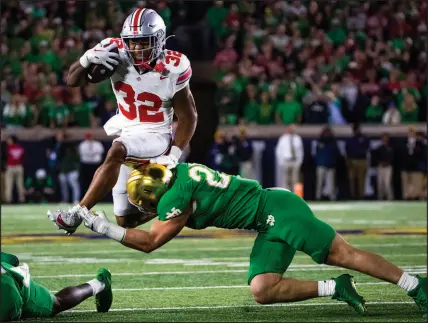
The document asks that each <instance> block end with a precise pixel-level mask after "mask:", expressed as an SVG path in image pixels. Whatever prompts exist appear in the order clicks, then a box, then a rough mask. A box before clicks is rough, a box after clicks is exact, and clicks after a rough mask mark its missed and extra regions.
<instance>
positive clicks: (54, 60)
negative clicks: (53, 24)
mask: <svg viewBox="0 0 428 323" xmlns="http://www.w3.org/2000/svg"><path fill="white" fill-rule="evenodd" d="M48 46H49V43H48V42H47V41H45V40H43V41H41V42H40V49H39V54H38V55H37V56H36V59H35V61H36V62H37V63H44V64H46V65H47V66H49V67H50V68H51V69H52V70H53V71H54V72H57V73H58V72H60V71H61V70H62V67H63V66H62V61H61V59H60V58H59V56H57V55H56V54H55V53H54V52H53V51H52V50H51V49H48Z"/></svg>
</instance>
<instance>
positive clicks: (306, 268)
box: [33, 265, 427, 279]
mask: <svg viewBox="0 0 428 323" xmlns="http://www.w3.org/2000/svg"><path fill="white" fill-rule="evenodd" d="M401 268H402V269H403V270H406V271H407V272H409V273H426V270H427V267H426V266H424V265H422V266H402V267H401ZM342 270H347V269H344V268H337V267H327V266H322V265H300V266H297V265H296V266H295V267H292V268H289V269H287V272H290V271H299V272H300V271H342ZM245 272H247V270H246V269H230V270H191V271H148V272H134V273H114V272H113V276H152V275H197V274H221V273H245ZM93 276H94V273H90V274H60V275H47V276H33V277H34V278H37V279H40V278H71V277H93Z"/></svg>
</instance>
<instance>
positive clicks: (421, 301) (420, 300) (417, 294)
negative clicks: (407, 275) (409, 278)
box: [407, 275, 428, 318]
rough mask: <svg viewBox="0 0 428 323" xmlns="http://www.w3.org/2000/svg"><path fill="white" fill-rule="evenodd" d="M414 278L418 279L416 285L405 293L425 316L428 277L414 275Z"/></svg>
mask: <svg viewBox="0 0 428 323" xmlns="http://www.w3.org/2000/svg"><path fill="white" fill-rule="evenodd" d="M416 278H417V279H418V281H419V284H418V286H416V287H415V288H413V289H412V290H411V291H409V292H408V293H407V295H409V296H410V297H411V298H413V300H414V301H415V303H416V305H417V306H418V307H419V309H420V310H421V311H422V313H423V314H424V317H425V318H426V317H427V316H428V296H427V290H428V277H424V278H422V277H420V276H418V275H416Z"/></svg>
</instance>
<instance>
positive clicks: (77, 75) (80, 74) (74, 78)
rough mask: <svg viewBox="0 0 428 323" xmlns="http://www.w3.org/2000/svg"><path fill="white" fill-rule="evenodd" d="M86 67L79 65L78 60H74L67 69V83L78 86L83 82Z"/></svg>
mask: <svg viewBox="0 0 428 323" xmlns="http://www.w3.org/2000/svg"><path fill="white" fill-rule="evenodd" d="M85 73H86V69H85V68H84V67H83V66H82V65H80V62H79V61H76V62H74V63H73V64H72V65H71V66H70V69H69V71H68V77H67V85H68V86H70V87H78V86H81V85H83V84H84V81H85Z"/></svg>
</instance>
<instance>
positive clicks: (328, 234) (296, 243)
mask: <svg viewBox="0 0 428 323" xmlns="http://www.w3.org/2000/svg"><path fill="white" fill-rule="evenodd" d="M261 203H264V205H263V207H262V208H261V209H260V211H259V214H258V217H257V222H258V223H260V224H261V227H262V229H260V230H259V234H258V236H257V238H256V240H255V242H254V246H253V249H252V251H251V255H250V269H249V272H248V284H250V283H251V280H252V279H253V278H254V277H255V276H257V275H260V274H263V273H278V274H284V272H285V271H286V270H287V268H288V267H289V266H290V263H291V261H292V260H293V258H294V255H295V254H296V251H302V252H304V253H306V254H307V255H309V256H310V257H312V259H313V260H314V261H315V262H317V263H325V262H326V260H327V257H328V254H329V250H330V247H331V244H332V242H333V239H334V237H335V235H336V231H335V230H334V229H333V228H332V227H331V226H330V225H328V224H327V223H325V222H323V221H321V220H319V219H317V218H316V217H315V216H314V214H313V213H312V210H311V209H310V208H309V206H308V204H307V203H306V202H305V201H304V200H303V199H301V198H300V197H299V196H297V195H295V194H294V193H292V192H290V191H288V190H284V189H267V190H266V195H265V197H264V201H261Z"/></svg>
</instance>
